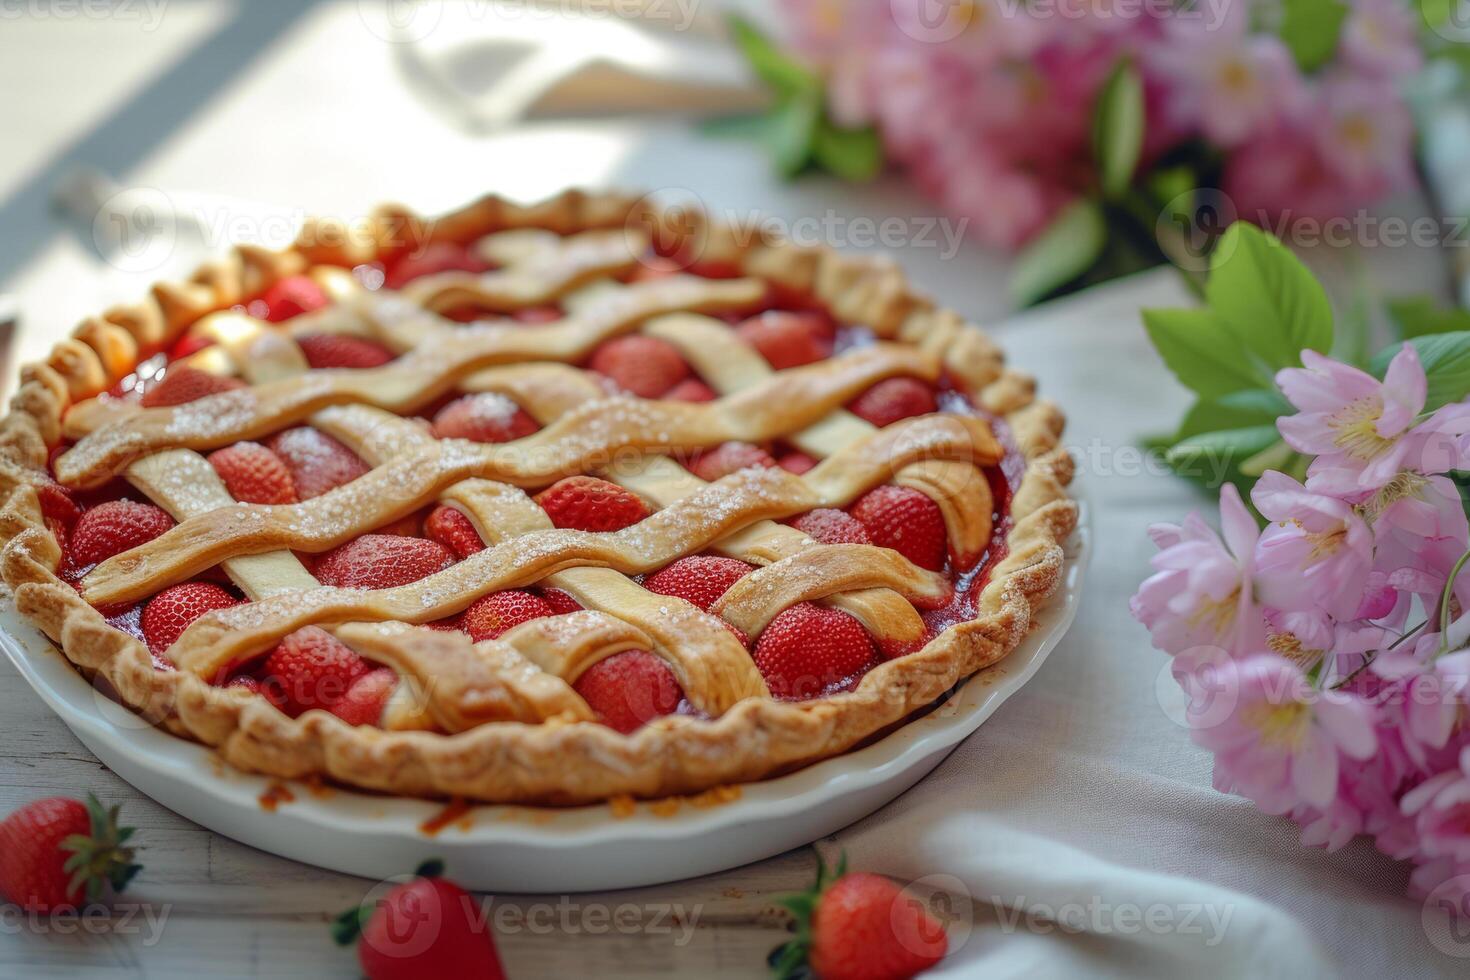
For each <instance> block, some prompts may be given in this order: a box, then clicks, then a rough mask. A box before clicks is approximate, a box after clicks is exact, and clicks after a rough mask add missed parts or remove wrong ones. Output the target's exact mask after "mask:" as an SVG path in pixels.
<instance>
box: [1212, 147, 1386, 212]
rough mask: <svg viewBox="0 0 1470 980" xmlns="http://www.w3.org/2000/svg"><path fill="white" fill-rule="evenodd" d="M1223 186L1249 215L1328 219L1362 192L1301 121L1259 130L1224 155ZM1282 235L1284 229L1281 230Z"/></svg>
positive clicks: (1348, 206)
mask: <svg viewBox="0 0 1470 980" xmlns="http://www.w3.org/2000/svg"><path fill="white" fill-rule="evenodd" d="M1221 186H1222V188H1223V190H1224V191H1225V194H1226V196H1227V197H1228V198H1229V199H1230V200H1231V202H1232V203H1233V204H1234V205H1235V210H1236V213H1237V214H1239V215H1240V217H1242V218H1243V219H1245V220H1246V221H1253V222H1255V223H1256V224H1258V225H1262V226H1263V227H1269V226H1271V225H1273V224H1275V223H1277V221H1278V220H1285V221H1292V222H1294V221H1300V220H1307V219H1311V220H1315V221H1326V220H1328V219H1330V218H1335V217H1337V216H1339V215H1343V214H1346V213H1348V212H1349V211H1350V210H1352V208H1353V207H1355V206H1356V205H1357V204H1359V203H1360V202H1362V201H1363V200H1364V195H1363V194H1362V193H1361V192H1360V191H1358V190H1355V189H1354V188H1352V187H1349V186H1347V184H1346V183H1345V182H1344V181H1343V180H1342V178H1341V177H1340V176H1338V174H1337V173H1336V172H1335V171H1333V170H1331V169H1329V168H1328V166H1327V164H1326V163H1325V162H1323V160H1322V158H1321V156H1320V155H1319V154H1318V152H1317V147H1316V144H1315V143H1314V141H1313V140H1312V138H1311V134H1310V133H1307V132H1304V131H1303V127H1301V126H1300V125H1294V124H1293V125H1286V124H1283V125H1278V126H1276V127H1274V128H1269V129H1266V130H1264V131H1260V132H1257V133H1255V134H1253V135H1252V136H1251V138H1250V139H1249V140H1247V141H1246V142H1245V143H1243V144H1241V145H1240V146H1239V147H1238V148H1237V149H1236V150H1235V152H1234V153H1231V154H1230V155H1229V156H1228V157H1227V158H1226V159H1225V172H1224V176H1223V178H1222V181H1221ZM1282 237H1284V235H1283V236H1282Z"/></svg>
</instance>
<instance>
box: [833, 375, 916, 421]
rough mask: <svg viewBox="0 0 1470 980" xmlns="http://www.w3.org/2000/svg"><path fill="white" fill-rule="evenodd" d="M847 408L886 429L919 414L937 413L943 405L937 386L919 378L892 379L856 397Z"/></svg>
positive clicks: (859, 416)
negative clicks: (929, 384) (934, 387)
mask: <svg viewBox="0 0 1470 980" xmlns="http://www.w3.org/2000/svg"><path fill="white" fill-rule="evenodd" d="M847 409H848V411H850V412H852V414H854V415H856V416H857V417H858V418H861V419H866V420H867V421H869V422H871V423H873V424H874V425H876V426H878V427H879V428H882V427H883V426H885V425H892V424H893V423H894V422H898V421H900V420H902V419H907V418H912V417H914V416H915V415H928V414H930V413H931V412H937V411H938V410H939V405H938V402H936V401H935V398H934V389H933V388H931V387H929V386H928V385H927V384H925V383H924V382H922V381H920V380H918V379H917V378H888V379H887V380H885V381H880V382H878V383H877V384H875V385H873V387H871V388H869V389H868V390H867V391H865V392H863V393H862V394H861V395H859V396H857V397H856V398H854V399H853V400H852V401H851V402H850V403H849V404H848V406H847Z"/></svg>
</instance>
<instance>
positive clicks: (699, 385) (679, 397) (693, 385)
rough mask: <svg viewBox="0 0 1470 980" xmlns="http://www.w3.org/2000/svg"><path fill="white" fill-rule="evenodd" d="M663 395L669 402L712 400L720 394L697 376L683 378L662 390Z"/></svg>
mask: <svg viewBox="0 0 1470 980" xmlns="http://www.w3.org/2000/svg"><path fill="white" fill-rule="evenodd" d="M663 397H664V398H665V399H667V400H668V401H671V402H712V401H714V400H715V399H716V398H718V397H720V396H719V394H718V393H717V392H716V391H715V390H714V389H713V388H711V387H710V386H709V385H707V384H705V383H704V382H703V381H700V380H699V379H698V378H685V379H684V380H683V381H680V382H679V383H678V384H676V385H674V387H672V388H670V389H669V390H668V391H666V392H664V395H663Z"/></svg>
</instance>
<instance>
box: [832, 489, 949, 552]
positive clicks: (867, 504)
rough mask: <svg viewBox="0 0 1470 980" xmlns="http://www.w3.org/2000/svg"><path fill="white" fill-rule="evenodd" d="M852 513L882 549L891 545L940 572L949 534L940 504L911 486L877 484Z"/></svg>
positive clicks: (861, 498) (859, 501)
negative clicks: (878, 485) (879, 485)
mask: <svg viewBox="0 0 1470 980" xmlns="http://www.w3.org/2000/svg"><path fill="white" fill-rule="evenodd" d="M850 512H851V514H852V516H853V517H855V518H857V519H858V520H859V521H860V522H862V525H863V527H865V528H867V530H868V537H870V538H871V539H872V540H873V543H874V544H875V545H877V546H878V547H880V548H892V549H893V550H894V551H897V552H898V553H899V554H901V555H903V556H904V557H905V558H907V559H908V560H909V561H911V562H913V563H914V564H915V565H918V566H919V567H920V568H927V569H929V570H930V571H935V572H937V571H939V570H940V569H942V568H943V567H944V562H945V557H946V555H947V553H948V550H949V545H948V541H949V536H948V532H947V531H946V530H945V527H944V515H943V513H941V512H940V510H939V505H938V504H936V503H935V502H934V501H932V500H930V499H929V498H928V497H927V496H925V495H924V494H923V493H921V492H920V491H918V490H915V489H913V488H912V487H898V486H893V485H891V484H888V485H884V486H881V487H874V488H873V489H872V490H869V491H868V492H867V493H865V494H863V495H862V496H861V497H859V498H858V499H857V502H856V503H854V504H853V505H852V508H851V511H850Z"/></svg>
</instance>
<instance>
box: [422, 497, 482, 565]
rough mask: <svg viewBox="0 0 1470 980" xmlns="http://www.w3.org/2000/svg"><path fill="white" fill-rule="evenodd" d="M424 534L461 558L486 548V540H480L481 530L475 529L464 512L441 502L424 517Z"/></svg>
mask: <svg viewBox="0 0 1470 980" xmlns="http://www.w3.org/2000/svg"><path fill="white" fill-rule="evenodd" d="M424 535H425V536H426V537H428V539H429V540H430V541H437V542H439V543H440V544H442V545H443V546H444V547H446V548H448V549H449V550H450V551H452V552H454V553H455V554H456V555H458V556H459V557H460V558H468V557H469V556H470V555H473V554H477V553H478V552H481V551H484V550H485V542H484V541H482V540H480V532H479V531H476V530H475V525H474V523H473V522H472V521H471V520H470V519H469V518H468V517H466V516H465V515H464V513H463V512H461V511H459V510H457V509H455V508H453V507H450V506H448V505H447V504H439V505H437V506H435V508H434V509H433V510H431V511H429V516H428V517H427V518H425V519H424Z"/></svg>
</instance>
